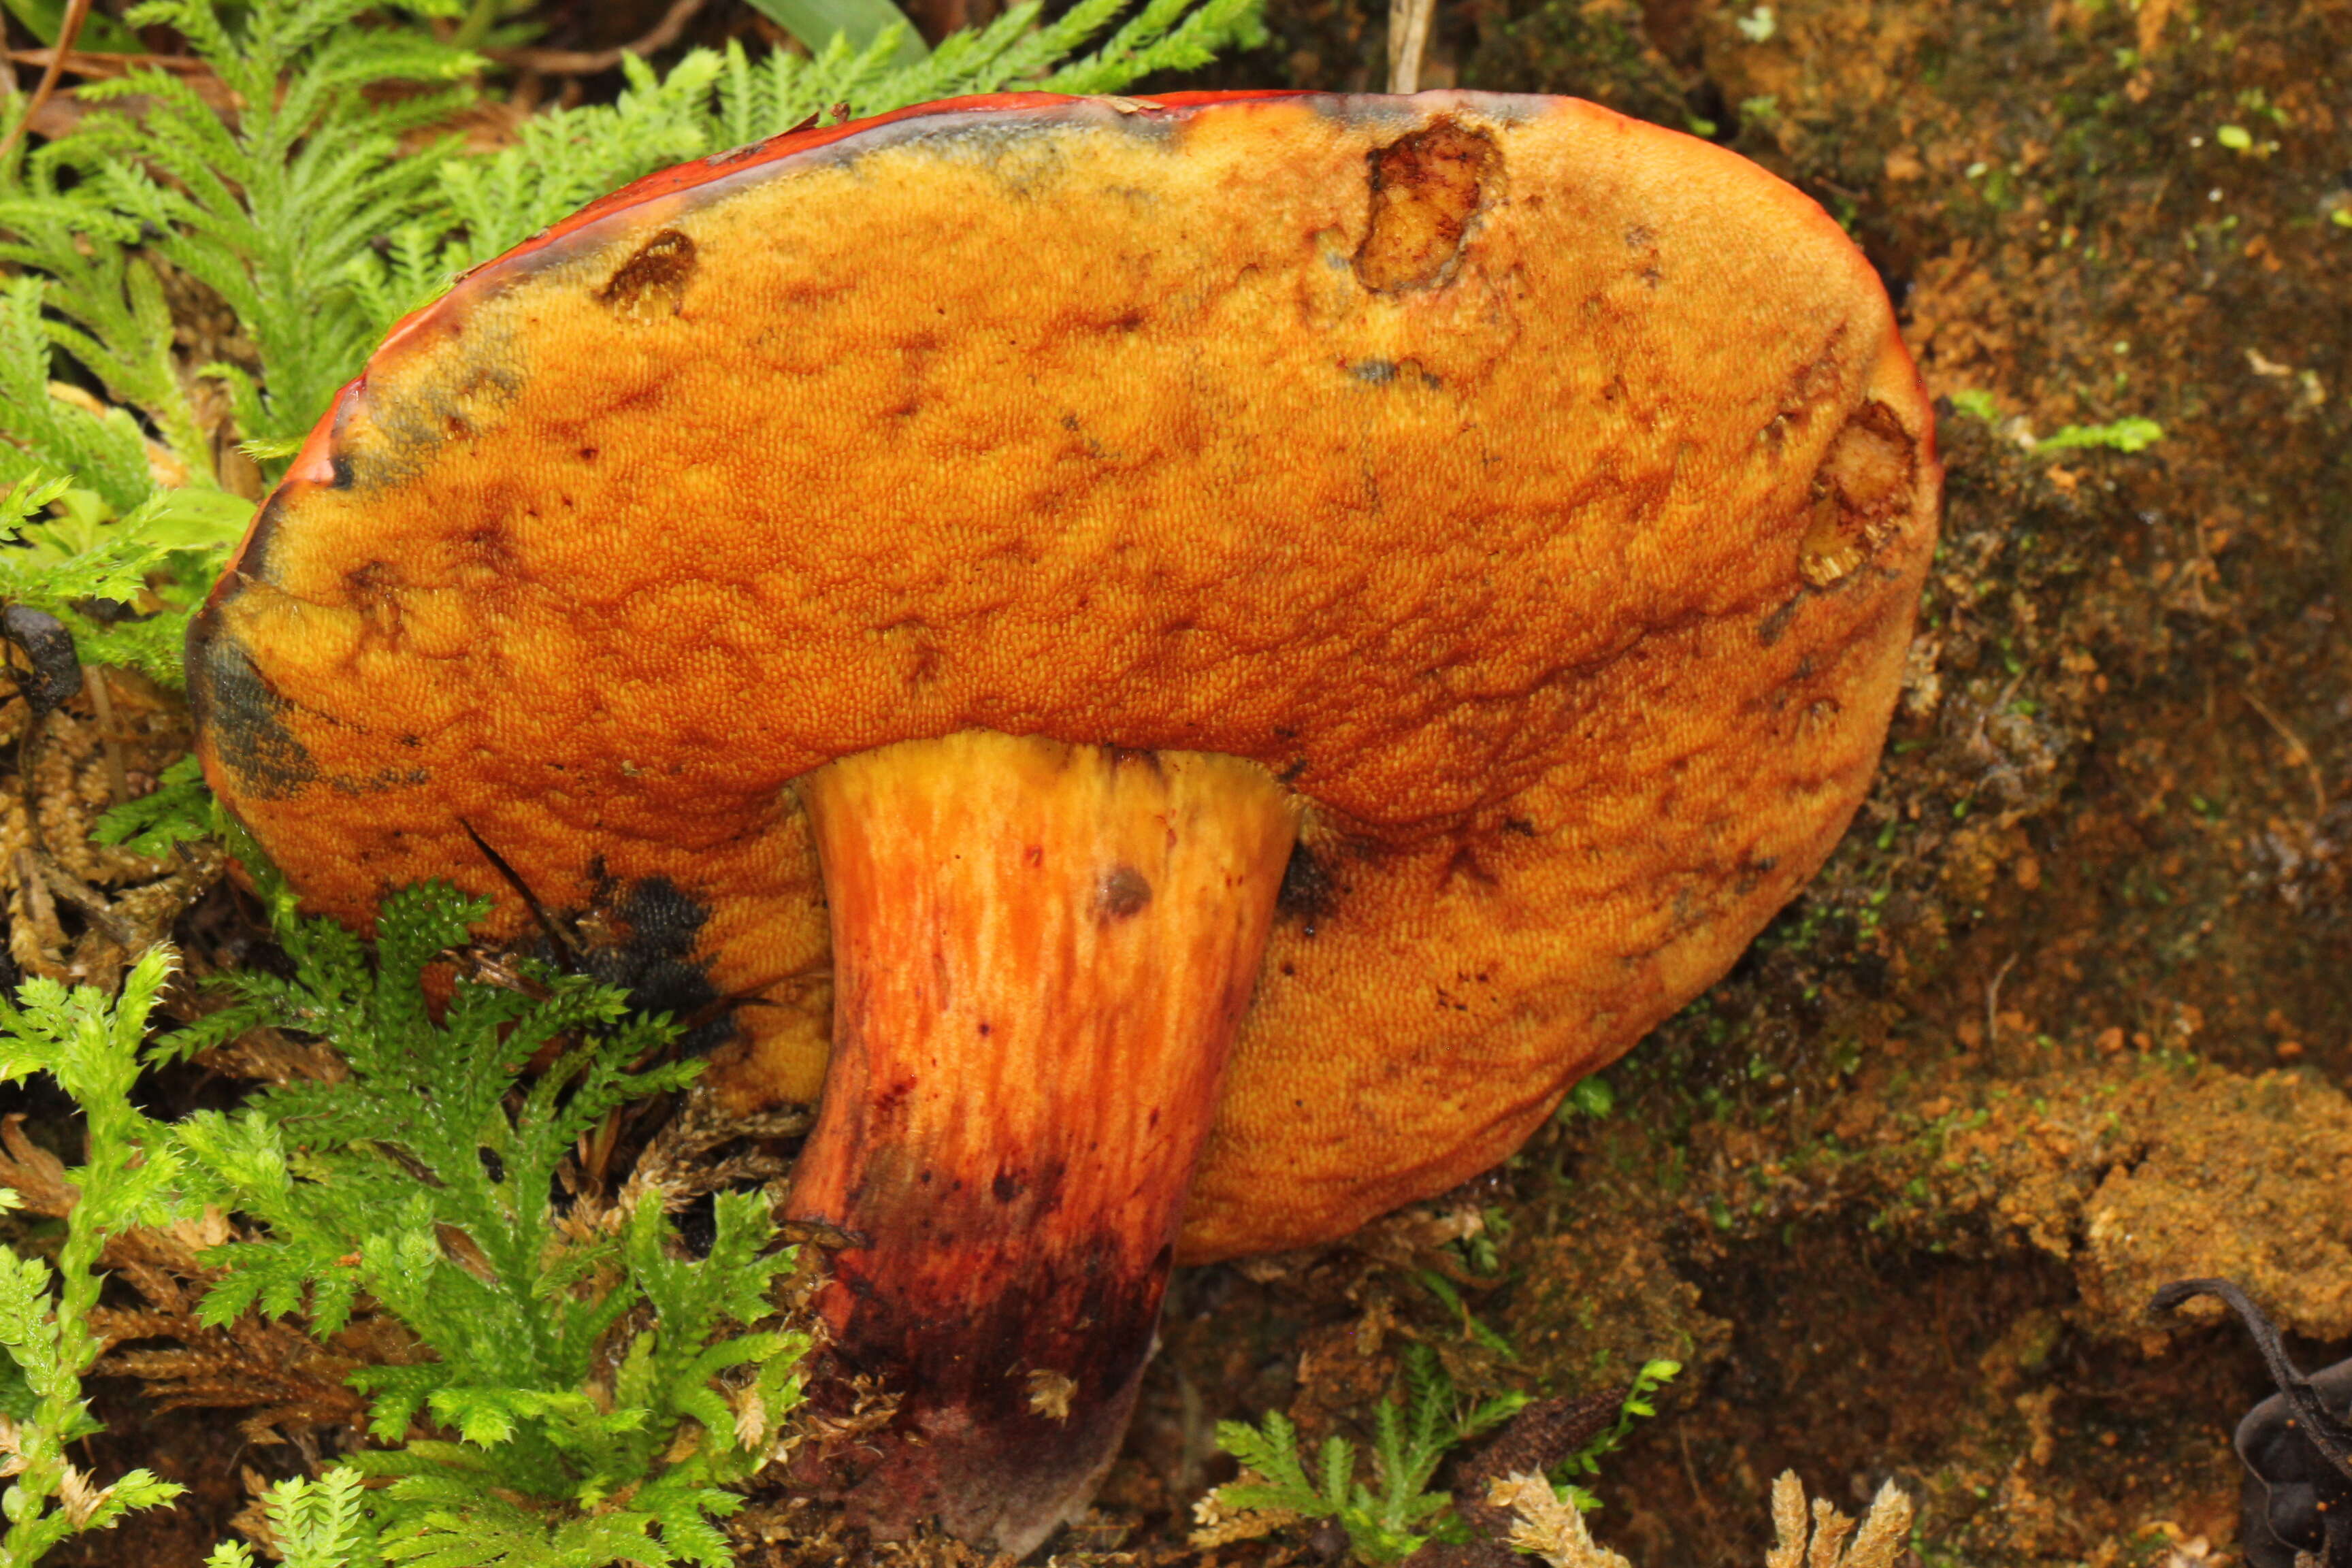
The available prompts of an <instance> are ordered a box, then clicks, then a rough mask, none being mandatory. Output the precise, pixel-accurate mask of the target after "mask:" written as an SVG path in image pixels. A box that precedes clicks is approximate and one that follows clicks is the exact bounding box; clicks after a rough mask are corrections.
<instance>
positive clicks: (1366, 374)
mask: <svg viewBox="0 0 2352 1568" xmlns="http://www.w3.org/2000/svg"><path fill="white" fill-rule="evenodd" d="M1348 374H1349V375H1351V376H1353V377H1355V378H1356V379H1357V380H1358V381H1360V382H1362V383H1364V384H1366V385H1367V386H1390V385H1393V384H1396V383H1397V382H1398V381H1400V380H1402V381H1403V382H1404V383H1405V384H1406V385H1408V386H1410V385H1412V383H1413V382H1414V381H1418V382H1420V383H1421V384H1422V385H1423V386H1424V387H1426V388H1427V389H1428V390H1430V391H1432V392H1435V391H1437V390H1438V389H1439V388H1441V387H1443V386H1444V384H1445V383H1444V381H1442V380H1441V379H1439V378H1438V377H1437V376H1436V375H1434V374H1431V372H1430V371H1429V370H1427V369H1426V368H1424V367H1423V364H1422V363H1421V362H1420V361H1419V360H1412V359H1405V360H1393V359H1367V360H1358V361H1357V362H1356V363H1353V364H1351V365H1349V367H1348Z"/></svg>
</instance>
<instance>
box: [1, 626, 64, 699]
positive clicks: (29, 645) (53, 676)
mask: <svg viewBox="0 0 2352 1568" xmlns="http://www.w3.org/2000/svg"><path fill="white" fill-rule="evenodd" d="M0 634H5V636H6V637H7V639H8V640H9V641H10V642H12V643H15V644H16V646H17V647H20V648H22V649H24V651H25V662H26V664H28V665H30V666H31V667H32V668H29V669H21V670H11V671H10V672H9V673H11V674H12V675H14V676H15V677H16V689H17V690H19V691H21V692H23V693H24V695H25V701H26V705H27V706H29V707H30V708H31V709H32V710H33V711H34V713H35V714H36V715H40V714H47V713H52V712H55V711H56V710H57V709H58V707H59V706H60V705H61V704H62V703H64V702H65V700H67V699H68V698H69V697H72V696H73V695H74V694H75V693H77V692H79V690H80V689H81V658H80V656H79V654H78V653H77V652H76V651H75V649H74V640H73V633H71V632H69V631H68V630H66V626H65V623H64V622H63V621H60V620H59V619H58V618H57V616H51V615H45V614H43V613H42V612H41V611H39V610H35V609H30V608H27V607H26V606H25V605H9V606H8V607H7V608H6V609H5V610H0Z"/></svg>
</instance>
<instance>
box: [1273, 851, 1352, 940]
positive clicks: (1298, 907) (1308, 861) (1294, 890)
mask: <svg viewBox="0 0 2352 1568" xmlns="http://www.w3.org/2000/svg"><path fill="white" fill-rule="evenodd" d="M1338 908H1339V884H1338V883H1337V882H1336V881H1334V880H1333V879H1332V876H1331V869H1330V868H1329V867H1328V866H1326V865H1324V864H1323V862H1322V860H1321V858H1318V856H1317V855H1316V853H1315V851H1314V850H1312V849H1309V848H1308V847H1307V846H1306V845H1305V844H1303V843H1299V844H1293V845H1292V846H1291V847H1290V858H1289V859H1288V860H1287V861H1286V862H1284V864H1283V868H1282V887H1281V888H1280V889H1279V890H1277V891H1276V893H1275V896H1274V912H1275V914H1276V916H1278V917H1280V916H1287V917H1289V918H1290V919H1293V920H1296V921H1298V922H1299V923H1300V924H1301V925H1303V926H1305V927H1306V928H1307V935H1308V936H1313V935H1314V934H1315V928H1316V927H1317V926H1318V925H1319V924H1320V923H1321V922H1322V921H1324V920H1325V919H1326V918H1328V916H1329V915H1330V914H1331V913H1332V911H1334V910H1337V909H1338Z"/></svg>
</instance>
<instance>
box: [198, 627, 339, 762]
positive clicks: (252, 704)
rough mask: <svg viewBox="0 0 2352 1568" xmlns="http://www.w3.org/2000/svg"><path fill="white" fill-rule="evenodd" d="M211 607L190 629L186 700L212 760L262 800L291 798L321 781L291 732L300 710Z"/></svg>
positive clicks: (308, 757)
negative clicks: (208, 743)
mask: <svg viewBox="0 0 2352 1568" xmlns="http://www.w3.org/2000/svg"><path fill="white" fill-rule="evenodd" d="M217 615H218V612H217V611H216V610H213V609H207V610H206V611H205V613H204V614H203V615H201V616H197V617H196V619H195V621H194V624H193V625H191V626H189V627H188V703H189V706H190V707H191V708H193V709H194V712H195V721H196V731H197V732H198V733H199V734H202V735H205V736H206V737H207V738H209V740H210V741H211V742H212V751H213V755H214V756H215V758H217V759H218V760H219V762H220V764H221V766H223V767H225V768H226V769H227V770H228V771H229V772H230V773H235V774H236V777H237V780H238V782H239V783H240V784H243V785H244V786H245V792H246V793H247V795H252V796H253V797H254V798H255V799H257V800H290V799H291V798H293V797H294V796H295V795H299V794H301V793H302V791H303V790H305V789H307V788H308V787H309V786H310V785H311V784H315V783H317V782H318V779H319V764H318V763H317V762H316V761H314V760H313V759H312V758H311V755H310V749H309V748H308V747H306V746H304V745H303V744H302V742H300V741H299V740H298V739H296V738H295V735H294V731H291V730H290V729H289V728H287V725H286V718H287V715H288V714H290V713H291V712H293V711H294V705H293V704H292V703H291V702H289V701H287V700H286V699H284V698H283V697H280V696H279V695H278V693H277V692H276V691H275V690H273V689H271V688H270V685H269V682H268V680H267V679H264V678H263V677H262V674H261V671H260V670H258V669H257V668H254V663H253V658H252V656H250V655H249V654H247V652H246V651H245V649H244V648H243V647H239V646H238V645H237V644H236V642H235V641H234V640H232V639H231V638H229V637H226V635H225V634H223V633H222V632H221V630H220V626H219V622H218V619H217Z"/></svg>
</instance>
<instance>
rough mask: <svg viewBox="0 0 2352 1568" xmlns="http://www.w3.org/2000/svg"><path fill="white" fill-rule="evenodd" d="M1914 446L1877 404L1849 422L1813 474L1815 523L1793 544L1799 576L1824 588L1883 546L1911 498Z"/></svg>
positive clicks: (1863, 408) (1858, 411) (1868, 405)
mask: <svg viewBox="0 0 2352 1568" xmlns="http://www.w3.org/2000/svg"><path fill="white" fill-rule="evenodd" d="M1917 467H1918V458H1917V450H1916V444H1915V443H1914V442H1913V441H1912V438H1911V437H1910V435H1909V433H1908V432H1906V430H1905V429H1904V428H1903V426H1902V423H1901V421H1899V420H1897V419H1896V418H1895V414H1894V411H1893V410H1892V409H1890V408H1888V407H1887V406H1886V405H1885V404H1883V403H1880V402H1877V401H1875V400H1873V401H1870V402H1866V403H1864V405H1862V406H1861V407H1860V408H1858V409H1856V410H1854V412H1853V415H1852V416H1849V417H1848V418H1847V420H1846V422H1845V426H1844V427H1843V429H1841V430H1840V431H1839V432H1838V433H1837V435H1836V437H1834V438H1833V439H1832V440H1831V442H1830V446H1829V450H1828V451H1827V452H1825V453H1824V454H1822V466H1821V468H1820V469H1819V470H1818V471H1816V472H1815V474H1814V475H1813V517H1812V521H1811V524H1810V525H1809V526H1808V527H1807V528H1806V530H1805V533H1804V537H1803V538H1802V539H1801V541H1800V542H1798V545H1797V574H1798V575H1799V576H1801V577H1802V578H1803V579H1804V580H1805V581H1806V582H1807V583H1808V584H1811V585H1812V586H1813V587H1816V588H1826V587H1828V586H1829V585H1830V584H1832V583H1835V582H1837V581H1838V580H1839V579H1841V578H1843V577H1844V576H1845V575H1846V574H1848V573H1850V572H1852V571H1853V569H1854V568H1855V567H1857V566H1859V565H1861V564H1862V563H1864V561H1867V560H1869V559H1870V557H1871V555H1872V553H1873V552H1875V551H1876V550H1877V549H1878V547H1879V546H1880V545H1882V544H1884V543H1885V542H1886V540H1887V536H1888V535H1889V534H1890V533H1892V532H1893V531H1894V530H1895V526H1896V524H1897V523H1899V522H1900V521H1902V519H1903V517H1904V516H1905V514H1906V512H1907V511H1908V510H1909V506H1910V500H1911V489H1912V480H1913V476H1914V474H1915V473H1916V470H1917Z"/></svg>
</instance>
